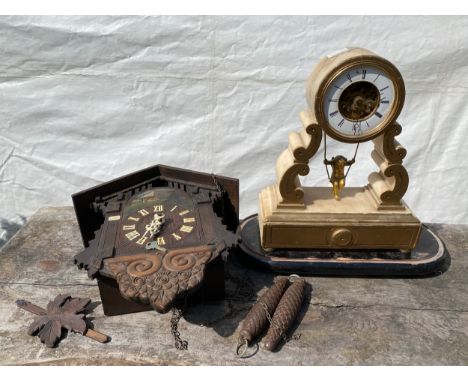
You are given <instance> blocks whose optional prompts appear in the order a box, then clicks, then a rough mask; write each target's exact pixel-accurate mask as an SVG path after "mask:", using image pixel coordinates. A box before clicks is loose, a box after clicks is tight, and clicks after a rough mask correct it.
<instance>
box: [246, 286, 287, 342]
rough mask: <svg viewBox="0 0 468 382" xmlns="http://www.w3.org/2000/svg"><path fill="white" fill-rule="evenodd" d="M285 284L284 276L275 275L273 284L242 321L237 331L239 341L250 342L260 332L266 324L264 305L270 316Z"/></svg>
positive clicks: (284, 288)
mask: <svg viewBox="0 0 468 382" xmlns="http://www.w3.org/2000/svg"><path fill="white" fill-rule="evenodd" d="M287 286H288V279H287V278H286V277H277V278H276V279H275V281H274V284H273V285H272V286H271V287H270V288H269V289H268V290H267V291H266V292H265V293H264V294H263V295H262V296H261V297H260V298H259V300H258V301H257V302H256V303H255V304H254V305H253V306H252V308H251V309H250V311H249V313H247V316H245V319H244V321H242V324H241V327H240V331H239V342H244V341H247V342H248V343H250V342H251V341H252V340H253V339H254V338H255V337H257V336H258V335H259V334H261V333H262V331H263V330H264V329H265V327H266V325H267V324H268V318H267V315H266V311H265V307H264V306H265V305H266V306H267V308H268V313H269V314H270V316H271V315H272V314H273V312H274V311H275V309H276V306H277V305H278V302H279V301H280V299H281V296H282V295H283V293H284V291H285V290H286V287H287Z"/></svg>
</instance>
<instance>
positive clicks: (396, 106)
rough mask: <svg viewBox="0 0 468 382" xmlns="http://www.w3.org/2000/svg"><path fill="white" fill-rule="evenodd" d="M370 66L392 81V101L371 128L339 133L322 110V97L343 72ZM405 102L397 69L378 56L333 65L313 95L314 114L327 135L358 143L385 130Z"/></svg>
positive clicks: (348, 60) (345, 141) (401, 80)
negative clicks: (383, 115) (351, 132)
mask: <svg viewBox="0 0 468 382" xmlns="http://www.w3.org/2000/svg"><path fill="white" fill-rule="evenodd" d="M360 65H362V66H371V67H374V68H376V69H378V70H380V71H382V72H384V73H385V74H386V75H387V76H388V78H389V79H390V80H391V81H392V83H393V87H394V101H393V103H392V106H391V108H390V111H389V112H388V113H387V114H386V116H385V117H384V119H383V120H382V121H381V122H380V123H379V124H378V125H377V126H376V127H374V128H373V129H371V130H369V131H368V132H366V133H364V134H362V135H356V136H349V135H344V134H341V133H340V132H339V131H337V130H336V129H334V128H333V127H332V126H330V124H329V122H328V119H327V117H326V115H325V112H324V107H323V99H324V97H325V95H326V93H327V91H328V89H329V88H330V86H331V85H332V84H333V82H334V81H335V80H336V79H337V78H338V77H339V76H341V75H342V74H343V73H344V72H346V71H348V70H350V69H352V68H355V67H356V66H360ZM404 102H405V84H404V82H403V78H402V76H401V73H400V72H399V70H398V69H397V68H396V67H395V66H394V65H393V64H392V63H391V62H390V61H388V60H386V59H384V58H382V57H379V56H374V55H370V56H359V57H352V58H349V59H347V60H345V61H343V62H342V63H340V64H338V65H337V66H336V67H334V68H333V69H332V70H331V71H330V72H329V73H328V74H327V75H326V76H325V78H324V80H323V81H322V82H321V83H320V85H319V86H318V89H317V94H316V97H315V104H314V106H315V115H316V118H317V122H318V123H319V125H321V126H322V127H323V129H324V131H325V133H326V134H327V135H329V136H330V137H332V138H334V139H336V140H338V141H340V142H344V143H359V142H366V141H370V140H371V139H374V138H376V137H377V136H379V135H380V134H382V133H384V132H385V130H386V129H387V128H388V127H389V126H391V125H392V124H393V123H394V122H395V121H396V119H397V118H398V116H399V115H400V112H401V110H402V108H403V105H404Z"/></svg>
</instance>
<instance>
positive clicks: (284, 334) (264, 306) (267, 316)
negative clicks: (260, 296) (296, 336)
mask: <svg viewBox="0 0 468 382" xmlns="http://www.w3.org/2000/svg"><path fill="white" fill-rule="evenodd" d="M260 306H261V307H262V308H263V309H264V310H265V315H266V318H267V320H268V322H269V323H270V325H271V326H274V327H275V328H276V329H278V331H279V332H280V335H281V338H282V339H283V341H284V342H288V339H287V337H286V333H284V332H283V330H282V329H281V328H280V327H279V326H278V324H277V323H276V322H273V319H272V318H271V315H270V312H269V311H268V306H267V304H265V303H264V302H263V301H261V302H260Z"/></svg>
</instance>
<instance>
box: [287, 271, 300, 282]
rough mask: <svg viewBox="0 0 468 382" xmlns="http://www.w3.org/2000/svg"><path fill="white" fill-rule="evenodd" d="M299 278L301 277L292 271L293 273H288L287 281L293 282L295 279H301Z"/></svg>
mask: <svg viewBox="0 0 468 382" xmlns="http://www.w3.org/2000/svg"><path fill="white" fill-rule="evenodd" d="M301 278H302V277H301V276H299V275H296V274H295V273H293V274H291V275H289V277H288V281H289V282H290V283H293V282H294V280H295V279H301Z"/></svg>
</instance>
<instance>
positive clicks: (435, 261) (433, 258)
mask: <svg viewBox="0 0 468 382" xmlns="http://www.w3.org/2000/svg"><path fill="white" fill-rule="evenodd" d="M238 232H239V234H240V236H241V243H240V245H239V248H238V252H237V255H238V256H239V257H240V258H242V259H243V260H246V261H248V262H249V263H251V264H252V265H254V266H257V267H260V268H263V269H266V270H269V271H273V272H276V273H284V274H290V273H297V274H302V275H334V276H429V275H433V274H437V273H441V272H444V271H445V270H446V269H447V268H448V266H449V265H450V256H449V254H448V252H447V251H446V249H445V246H444V244H443V242H442V241H441V240H440V239H439V238H438V237H437V236H436V235H435V233H433V232H432V231H431V230H430V229H428V228H427V227H426V226H425V225H422V228H421V234H420V237H419V240H418V243H417V246H416V248H415V249H414V250H413V251H411V252H410V253H404V252H401V251H397V250H394V251H391V250H380V251H378V250H346V251H345V250H318V249H316V250H299V249H275V250H271V251H265V250H264V249H263V248H262V247H261V245H260V232H259V228H258V220H257V215H252V216H250V217H248V218H246V219H245V220H243V221H242V222H241V224H240V226H239V229H238Z"/></svg>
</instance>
